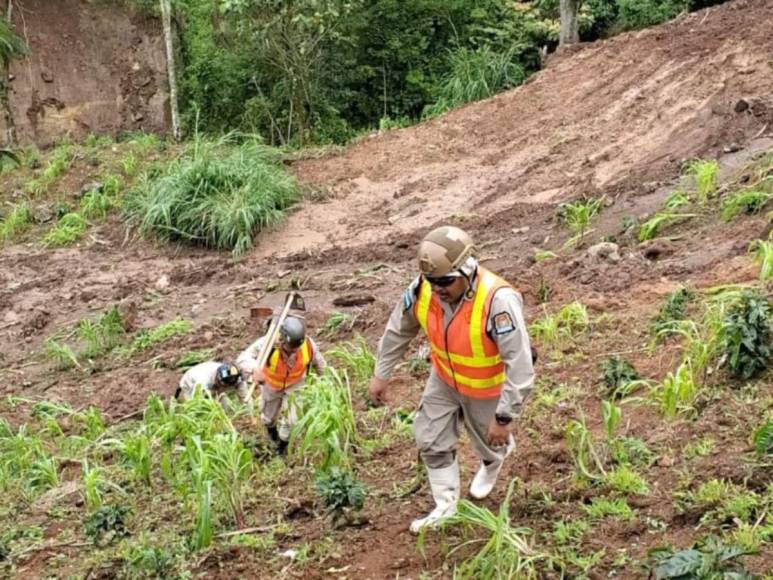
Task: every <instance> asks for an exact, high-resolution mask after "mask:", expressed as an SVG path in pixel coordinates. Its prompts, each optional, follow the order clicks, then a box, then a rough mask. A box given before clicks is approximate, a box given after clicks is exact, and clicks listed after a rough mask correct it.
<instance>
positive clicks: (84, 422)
mask: <svg viewBox="0 0 773 580" xmlns="http://www.w3.org/2000/svg"><path fill="white" fill-rule="evenodd" d="M72 419H73V423H75V424H77V425H79V426H80V428H81V429H80V435H81V436H82V437H84V438H85V439H88V440H89V441H94V440H96V439H97V438H98V437H99V436H100V435H102V434H103V433H104V432H105V421H104V419H103V418H102V412H101V411H100V410H99V409H98V408H97V407H93V406H92V407H89V408H88V409H87V410H86V411H84V412H82V413H75V414H73V415H72Z"/></svg>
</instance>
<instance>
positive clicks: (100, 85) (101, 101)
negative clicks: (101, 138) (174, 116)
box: [0, 0, 167, 145]
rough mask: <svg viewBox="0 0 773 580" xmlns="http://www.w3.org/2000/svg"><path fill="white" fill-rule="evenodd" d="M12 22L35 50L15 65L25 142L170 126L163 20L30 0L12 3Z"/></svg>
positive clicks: (69, 0)
mask: <svg viewBox="0 0 773 580" xmlns="http://www.w3.org/2000/svg"><path fill="white" fill-rule="evenodd" d="M14 25H15V27H16V31H17V33H18V34H19V36H21V37H22V38H23V39H24V40H25V42H26V43H27V45H28V46H29V47H30V54H29V55H28V56H27V57H25V58H23V59H21V60H17V61H15V62H14V63H13V65H12V67H11V74H12V75H13V80H12V82H11V91H12V92H11V105H12V107H13V110H14V120H15V122H16V126H17V130H18V133H19V139H20V140H21V141H22V142H23V143H36V144H38V145H46V144H49V143H50V142H52V141H53V140H54V139H56V138H59V137H62V136H63V135H70V136H73V137H83V136H84V135H87V134H89V133H105V132H107V133H115V132H118V131H122V130H141V131H164V130H165V129H166V126H167V120H166V113H165V109H166V102H167V92H166V80H165V76H164V75H165V68H166V61H165V57H164V48H163V39H162V35H161V29H160V25H159V24H158V23H157V22H155V21H154V20H152V19H146V18H140V17H137V16H133V15H132V14H131V13H130V12H128V11H127V10H126V9H125V8H123V7H121V6H115V5H112V6H111V5H109V4H106V3H104V4H102V3H100V4H92V3H88V2H84V1H82V0H56V1H52V0H25V1H24V2H23V3H21V2H18V3H17V2H14ZM2 125H4V123H0V128H1V127H2Z"/></svg>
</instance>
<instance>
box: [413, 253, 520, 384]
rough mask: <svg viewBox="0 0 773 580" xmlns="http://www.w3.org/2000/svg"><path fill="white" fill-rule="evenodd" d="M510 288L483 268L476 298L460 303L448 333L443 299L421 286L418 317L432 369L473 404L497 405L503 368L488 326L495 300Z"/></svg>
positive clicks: (417, 309)
mask: <svg viewBox="0 0 773 580" xmlns="http://www.w3.org/2000/svg"><path fill="white" fill-rule="evenodd" d="M508 287H510V284H508V283H507V282H506V281H505V280H503V279H502V278H500V277H499V276H497V275H496V274H494V273H492V272H489V271H488V270H486V269H485V268H479V270H478V286H477V288H476V290H475V297H474V298H473V299H472V300H463V301H462V304H461V306H460V307H459V310H457V312H456V313H455V314H454V316H453V318H452V319H451V322H450V323H449V325H448V328H447V329H446V327H445V322H444V318H443V306H442V304H441V303H440V299H439V298H438V297H437V296H435V295H434V294H433V293H432V288H431V286H430V285H429V283H428V282H427V281H426V280H423V279H422V281H421V285H420V286H419V293H418V299H417V300H416V304H415V306H414V315H415V316H416V320H418V322H419V324H420V325H421V327H422V328H423V329H424V332H425V333H426V335H427V338H428V340H429V344H430V348H431V359H432V366H433V367H434V368H435V372H437V374H438V376H439V377H440V378H441V379H442V380H443V381H444V382H445V383H446V384H447V385H449V386H452V387H454V388H455V389H456V390H458V391H459V392H460V393H462V394H463V395H466V396H468V397H470V398H473V399H493V398H496V397H498V396H499V395H500V393H501V392H502V385H503V384H504V382H505V365H504V363H503V362H502V358H501V357H500V356H499V348H497V344H496V343H495V342H494V341H493V340H492V339H491V337H490V336H489V335H488V333H486V323H487V321H488V319H489V311H490V309H491V301H492V300H493V298H494V294H495V293H496V291H497V290H499V289H501V288H508ZM446 339H447V342H446Z"/></svg>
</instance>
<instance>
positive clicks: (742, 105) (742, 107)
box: [733, 99, 749, 113]
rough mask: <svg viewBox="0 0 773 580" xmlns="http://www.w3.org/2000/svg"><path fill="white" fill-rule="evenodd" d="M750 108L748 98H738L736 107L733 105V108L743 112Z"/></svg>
mask: <svg viewBox="0 0 773 580" xmlns="http://www.w3.org/2000/svg"><path fill="white" fill-rule="evenodd" d="M748 109H749V101H747V100H746V99H738V101H736V103H735V107H733V110H734V111H735V112H736V113H743V112H744V111H747V110H748Z"/></svg>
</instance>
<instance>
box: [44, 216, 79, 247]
mask: <svg viewBox="0 0 773 580" xmlns="http://www.w3.org/2000/svg"><path fill="white" fill-rule="evenodd" d="M87 226H88V224H87V222H86V220H85V219H83V217H82V216H81V215H80V214H77V213H68V214H67V215H64V216H62V218H61V219H60V220H59V222H58V223H57V224H56V226H54V227H53V228H52V229H51V230H50V231H49V232H48V233H47V234H46V235H45V236H44V237H43V245H44V246H45V247H47V248H61V247H64V246H69V245H71V244H74V243H75V242H76V241H78V240H79V239H80V238H81V236H83V233H84V232H85V231H86V227H87Z"/></svg>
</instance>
